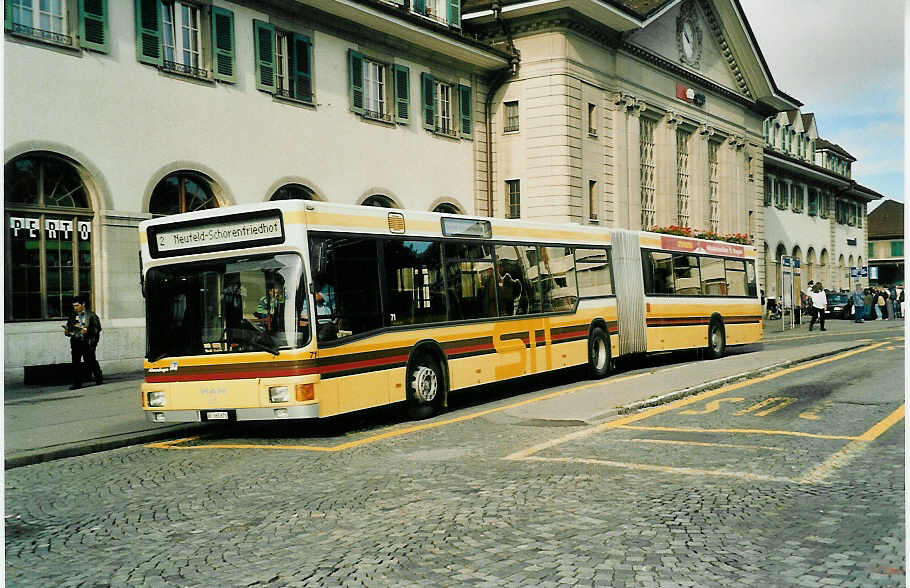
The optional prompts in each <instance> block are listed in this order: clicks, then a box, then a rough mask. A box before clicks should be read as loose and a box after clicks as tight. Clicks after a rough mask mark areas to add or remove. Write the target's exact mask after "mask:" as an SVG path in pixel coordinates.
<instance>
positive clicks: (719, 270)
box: [701, 257, 727, 296]
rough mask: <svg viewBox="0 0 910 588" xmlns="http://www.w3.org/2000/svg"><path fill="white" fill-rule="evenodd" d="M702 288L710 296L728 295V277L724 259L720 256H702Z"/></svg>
mask: <svg viewBox="0 0 910 588" xmlns="http://www.w3.org/2000/svg"><path fill="white" fill-rule="evenodd" d="M701 288H702V292H704V293H705V294H706V295H708V296H726V295H727V277H726V275H725V273H724V260H723V259H721V258H720V257H702V258H701Z"/></svg>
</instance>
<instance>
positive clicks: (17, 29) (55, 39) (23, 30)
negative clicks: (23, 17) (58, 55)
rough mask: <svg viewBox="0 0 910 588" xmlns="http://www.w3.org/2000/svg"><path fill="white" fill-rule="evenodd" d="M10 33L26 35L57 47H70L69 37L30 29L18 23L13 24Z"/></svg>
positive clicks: (71, 42)
mask: <svg viewBox="0 0 910 588" xmlns="http://www.w3.org/2000/svg"><path fill="white" fill-rule="evenodd" d="M12 31H13V32H14V33H19V34H22V35H28V36H29V37H32V38H35V39H41V40H42V41H50V42H51V43H57V44H59V45H69V46H72V44H73V38H72V37H70V36H69V35H61V34H60V33H55V32H53V31H45V30H43V29H35V28H32V27H27V26H25V25H22V24H19V23H13V28H12Z"/></svg>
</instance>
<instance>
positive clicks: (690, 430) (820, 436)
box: [619, 425, 859, 441]
mask: <svg viewBox="0 0 910 588" xmlns="http://www.w3.org/2000/svg"><path fill="white" fill-rule="evenodd" d="M619 428H621V429H631V430H633V431H663V432H667V433H739V434H744V435H784V436H787V437H806V438H808V439H844V440H847V441H855V440H856V439H859V437H851V436H849V435H823V434H820V433H802V432H800V431H776V430H774V429H700V428H698V427H642V426H635V425H623V426H621V427H619Z"/></svg>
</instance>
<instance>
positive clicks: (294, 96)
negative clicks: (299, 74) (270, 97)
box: [275, 78, 315, 104]
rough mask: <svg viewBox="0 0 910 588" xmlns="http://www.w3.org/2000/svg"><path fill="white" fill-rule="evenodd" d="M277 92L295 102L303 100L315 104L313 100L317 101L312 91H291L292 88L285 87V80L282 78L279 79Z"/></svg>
mask: <svg viewBox="0 0 910 588" xmlns="http://www.w3.org/2000/svg"><path fill="white" fill-rule="evenodd" d="M275 94H276V95H278V96H280V97H281V98H284V99H286V100H293V101H294V102H303V103H305V104H313V102H314V101H315V97H314V96H313V93H312V92H310V93H303V92H300V91H297V92H291V89H290V88H285V87H284V80H282V79H281V78H279V79H278V89H277V91H276V92H275Z"/></svg>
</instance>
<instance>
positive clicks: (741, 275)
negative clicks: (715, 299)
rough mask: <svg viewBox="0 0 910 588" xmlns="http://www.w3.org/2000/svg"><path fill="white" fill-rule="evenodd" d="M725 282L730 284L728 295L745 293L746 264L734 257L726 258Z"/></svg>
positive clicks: (743, 294)
mask: <svg viewBox="0 0 910 588" xmlns="http://www.w3.org/2000/svg"><path fill="white" fill-rule="evenodd" d="M726 268H727V283H728V284H729V285H730V290H729V295H730V296H745V295H746V264H745V263H744V262H743V261H740V260H735V259H727V260H726Z"/></svg>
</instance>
